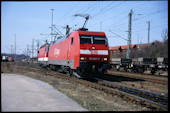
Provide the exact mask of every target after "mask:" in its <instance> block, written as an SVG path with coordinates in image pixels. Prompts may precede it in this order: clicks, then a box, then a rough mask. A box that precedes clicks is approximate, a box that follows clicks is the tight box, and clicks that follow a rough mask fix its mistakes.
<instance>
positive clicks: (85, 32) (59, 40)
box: [50, 30, 105, 45]
mask: <svg viewBox="0 0 170 113" xmlns="http://www.w3.org/2000/svg"><path fill="white" fill-rule="evenodd" d="M75 32H78V33H79V34H80V35H102V36H105V33H104V32H96V31H81V30H76V31H74V32H71V33H70V34H68V35H65V36H63V37H60V38H58V39H57V40H55V41H52V42H51V43H50V45H54V44H56V43H59V42H62V41H64V40H66V39H67V38H68V37H69V36H70V35H71V34H72V33H75Z"/></svg>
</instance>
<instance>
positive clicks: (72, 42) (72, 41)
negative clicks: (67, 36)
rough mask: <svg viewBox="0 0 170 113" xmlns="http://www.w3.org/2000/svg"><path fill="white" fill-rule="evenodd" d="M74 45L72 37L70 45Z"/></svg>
mask: <svg viewBox="0 0 170 113" xmlns="http://www.w3.org/2000/svg"><path fill="white" fill-rule="evenodd" d="M73 44H74V40H73V37H72V38H71V45H73Z"/></svg>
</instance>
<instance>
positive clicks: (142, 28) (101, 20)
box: [1, 0, 168, 56]
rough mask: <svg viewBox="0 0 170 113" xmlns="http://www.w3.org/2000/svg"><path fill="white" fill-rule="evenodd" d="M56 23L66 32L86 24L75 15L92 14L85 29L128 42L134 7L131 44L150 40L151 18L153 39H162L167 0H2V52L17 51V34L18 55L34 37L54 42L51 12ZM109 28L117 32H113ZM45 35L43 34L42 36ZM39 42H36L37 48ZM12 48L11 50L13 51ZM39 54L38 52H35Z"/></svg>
mask: <svg viewBox="0 0 170 113" xmlns="http://www.w3.org/2000/svg"><path fill="white" fill-rule="evenodd" d="M51 9H54V11H53V23H54V24H55V25H56V27H57V29H59V30H60V31H61V32H62V33H63V34H65V29H64V28H63V26H66V25H69V26H70V27H71V28H72V29H71V32H72V31H73V30H75V29H78V28H80V27H82V26H83V23H84V21H85V18H83V17H80V16H77V17H75V16H73V15H75V14H89V15H90V18H89V20H88V22H87V26H86V28H88V29H89V31H103V32H105V33H106V36H107V38H108V41H109V46H110V47H111V46H119V45H126V44H127V41H126V40H124V39H122V38H120V37H118V36H116V35H115V34H117V35H119V36H121V37H123V38H125V39H127V37H128V32H127V31H128V22H129V16H128V15H129V13H130V10H131V9H132V11H133V13H132V44H139V43H147V42H148V21H150V42H153V41H155V40H158V41H163V38H162V37H161V32H162V31H163V30H164V29H167V28H168V1H167V0H164V1H70V2H69V1H56V2H55V1H52V2H44V1H43V2H39V1H37V2H33V1H32V2H28V1H25V2H14V1H11V2H10V1H3V2H2V1H1V53H11V52H14V51H13V50H14V45H15V35H14V34H16V45H17V54H22V53H23V52H24V51H26V50H27V48H28V45H29V49H31V48H32V40H33V39H35V40H39V41H40V42H41V43H40V45H41V44H44V42H45V40H46V39H47V40H48V41H49V42H50V41H51V36H50V35H48V34H50V33H51V29H50V28H49V27H50V26H51V22H52V11H51ZM109 30H111V31H112V32H114V33H115V34H113V33H111V32H110V31H109ZM40 34H44V35H40ZM36 46H37V42H36V41H35V42H34V47H36ZM11 48H12V51H11ZM34 56H36V52H35V53H34Z"/></svg>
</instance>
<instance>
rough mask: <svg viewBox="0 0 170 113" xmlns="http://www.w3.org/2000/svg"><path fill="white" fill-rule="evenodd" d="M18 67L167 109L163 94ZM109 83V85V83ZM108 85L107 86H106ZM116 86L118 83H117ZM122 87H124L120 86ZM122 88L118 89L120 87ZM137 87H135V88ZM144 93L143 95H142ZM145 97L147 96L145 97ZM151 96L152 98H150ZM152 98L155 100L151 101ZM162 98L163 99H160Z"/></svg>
mask: <svg viewBox="0 0 170 113" xmlns="http://www.w3.org/2000/svg"><path fill="white" fill-rule="evenodd" d="M18 68H19V69H26V70H27V71H32V72H38V73H43V74H46V75H50V76H56V77H58V78H60V79H64V80H68V81H69V82H73V83H79V84H83V85H85V86H87V87H92V88H95V89H98V90H101V91H104V92H106V93H110V94H113V95H118V96H120V97H121V98H124V99H125V100H127V101H129V100H130V101H132V102H135V103H136V104H140V105H141V106H145V107H148V108H150V109H152V110H159V111H160V110H161V111H167V110H168V105H167V103H168V101H167V100H168V99H167V98H168V97H166V96H163V95H154V93H153V92H152V93H149V94H147V93H146V92H145V93H146V94H145V93H144V91H143V92H142V91H138V90H134V89H133V90H134V92H135V91H136V93H137V92H138V94H140V95H134V93H133V94H132V93H130V92H131V90H132V89H129V90H126V91H125V89H128V87H127V86H123V85H119V88H115V86H116V84H114V87H110V86H113V84H112V85H111V84H110V83H106V82H107V81H103V80H99V79H98V82H89V81H86V80H82V79H77V78H73V77H69V76H68V75H66V74H62V73H58V72H54V71H51V70H49V69H39V68H38V69H35V68H30V67H25V66H18ZM109 84H110V85H109ZM108 86H109V87H108ZM117 87H118V84H117ZM122 87H124V88H122ZM121 88H122V89H124V90H120V89H121ZM136 89H137V88H136ZM142 95H144V96H142ZM146 95H151V96H149V97H148V96H146ZM146 97H147V98H146ZM150 98H152V99H150ZM153 98H154V99H155V100H156V101H155V100H154V101H153ZM162 100H163V101H162Z"/></svg>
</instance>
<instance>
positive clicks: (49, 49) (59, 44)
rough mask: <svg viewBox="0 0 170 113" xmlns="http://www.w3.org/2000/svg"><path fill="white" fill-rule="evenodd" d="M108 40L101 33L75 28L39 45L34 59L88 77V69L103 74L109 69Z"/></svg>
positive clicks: (60, 69) (57, 68) (78, 75)
mask: <svg viewBox="0 0 170 113" xmlns="http://www.w3.org/2000/svg"><path fill="white" fill-rule="evenodd" d="M108 48H109V47H108V42H107V38H106V35H105V33H104V32H89V31H82V30H77V31H74V32H72V33H70V35H67V36H65V37H62V38H59V39H58V40H56V41H53V42H51V44H48V43H46V44H45V45H43V46H42V47H41V48H40V49H39V51H38V53H39V56H38V62H39V64H40V65H42V66H47V67H49V68H51V69H53V70H58V71H61V72H65V73H67V74H70V75H76V76H77V77H80V78H86V77H89V76H88V75H89V74H87V73H88V72H101V73H103V72H104V71H105V70H106V69H108V68H109V51H108Z"/></svg>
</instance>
